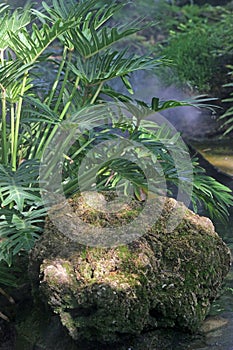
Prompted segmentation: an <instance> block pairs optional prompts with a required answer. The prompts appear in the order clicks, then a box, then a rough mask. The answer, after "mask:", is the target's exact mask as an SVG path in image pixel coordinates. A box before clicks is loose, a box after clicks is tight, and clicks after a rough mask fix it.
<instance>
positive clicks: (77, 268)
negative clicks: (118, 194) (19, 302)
mask: <svg viewBox="0 0 233 350" xmlns="http://www.w3.org/2000/svg"><path fill="white" fill-rule="evenodd" d="M71 202H72V208H73V210H74V214H75V215H79V216H83V218H84V216H85V215H86V218H87V220H89V222H92V221H93V223H95V224H96V225H97V226H99V228H100V227H101V225H112V224H113V222H115V219H116V217H114V218H113V220H112V221H111V219H112V218H109V215H107V214H106V216H104V215H103V214H101V220H99V217H98V215H100V214H98V213H100V212H98V211H95V210H92V209H90V208H89V209H88V210H84V207H83V203H82V201H81V199H80V197H74V198H73V200H72V201H71ZM71 202H70V203H71ZM174 207H176V208H177V207H178V209H180V211H183V212H185V215H184V217H183V219H182V221H181V222H180V224H179V225H178V226H177V227H176V228H175V230H174V231H173V232H170V233H169V232H166V230H165V227H166V220H167V217H168V216H169V213H170V212H171V211H172V210H173V209H174ZM64 208H65V207H64ZM131 209H132V208H131ZM128 211H129V208H128ZM131 211H132V210H131ZM133 211H134V210H133ZM84 214H85V215H84ZM62 215H65V209H64V212H63V213H62V212H61V211H60V212H59V218H60V219H61V218H62ZM124 215H126V214H122V215H118V217H120V219H119V220H120V221H121V220H123V221H124V220H125V216H124ZM126 216H127V215H126ZM64 230H65V226H64ZM230 260H231V258H230V252H229V249H228V248H227V246H226V245H225V244H224V242H223V241H222V240H221V238H220V237H219V236H218V235H217V233H216V232H215V230H214V227H213V224H212V223H211V221H210V220H209V219H207V218H205V217H200V216H198V215H196V214H194V213H193V212H191V211H190V210H188V209H187V208H185V207H184V206H183V204H181V203H178V202H176V201H175V200H174V199H166V201H165V204H164V207H163V211H162V214H161V215H160V218H159V220H157V222H156V223H155V224H154V225H153V226H152V227H151V228H150V229H149V230H148V232H147V233H146V234H144V235H143V236H142V237H139V238H137V239H136V240H134V241H133V242H131V243H129V244H126V245H121V246H118V247H115V248H98V247H94V248H93V247H87V246H84V245H81V244H78V243H77V242H75V241H73V240H71V239H70V238H69V237H68V236H67V235H66V233H65V232H60V231H59V230H58V229H57V227H56V226H54V225H53V223H52V222H51V221H50V220H49V219H48V220H47V223H46V227H45V232H44V235H43V236H42V238H41V239H40V241H38V243H37V244H36V246H35V248H34V250H33V252H32V254H31V264H30V276H31V279H32V282H33V286H34V291H35V294H36V293H37V291H38V289H39V298H40V299H42V300H43V301H44V303H45V304H49V305H50V307H51V308H52V310H53V311H54V312H55V313H56V314H58V315H59V317H60V320H61V323H62V324H63V325H64V326H65V327H66V328H67V330H68V332H69V334H70V336H71V337H72V338H73V339H75V340H81V339H86V340H87V341H93V340H94V341H100V342H106V343H108V342H114V341H119V340H122V338H124V336H127V335H131V336H132V335H136V334H140V333H141V332H142V331H149V330H152V329H156V328H161V327H176V328H177V327H178V328H179V329H182V330H187V331H191V332H195V331H196V330H197V329H198V328H199V327H200V325H201V323H202V321H203V319H204V318H205V316H206V314H207V312H208V310H209V306H210V304H211V302H212V301H213V300H214V299H215V298H216V296H217V295H218V292H219V290H220V287H221V284H222V281H223V278H224V277H225V275H226V274H227V272H228V270H229V267H230Z"/></svg>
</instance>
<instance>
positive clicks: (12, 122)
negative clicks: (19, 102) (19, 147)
mask: <svg viewBox="0 0 233 350" xmlns="http://www.w3.org/2000/svg"><path fill="white" fill-rule="evenodd" d="M14 139H15V107H14V104H13V103H11V157H12V155H13V153H14ZM12 159H13V157H12Z"/></svg>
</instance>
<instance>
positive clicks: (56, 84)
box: [45, 46, 68, 106]
mask: <svg viewBox="0 0 233 350" xmlns="http://www.w3.org/2000/svg"><path fill="white" fill-rule="evenodd" d="M67 50H68V48H67V47H66V46H65V47H64V49H63V54H62V60H61V62H60V65H59V69H58V71H57V75H56V79H55V81H54V83H53V86H52V89H51V92H50V95H49V98H48V102H47V105H48V106H50V104H51V102H52V99H53V97H54V94H55V92H56V90H57V86H58V83H59V81H60V77H61V73H62V70H63V68H64V65H65V62H66V57H67ZM45 103H46V101H45Z"/></svg>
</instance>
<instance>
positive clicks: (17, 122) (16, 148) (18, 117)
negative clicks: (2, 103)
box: [12, 72, 28, 170]
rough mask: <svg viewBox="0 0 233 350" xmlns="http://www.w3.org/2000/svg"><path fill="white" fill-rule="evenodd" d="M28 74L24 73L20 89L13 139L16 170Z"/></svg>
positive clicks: (13, 164) (13, 158)
mask: <svg viewBox="0 0 233 350" xmlns="http://www.w3.org/2000/svg"><path fill="white" fill-rule="evenodd" d="M27 76H28V72H26V73H25V74H24V77H23V81H22V86H21V91H20V97H19V101H18V104H17V106H16V119H15V133H14V139H13V154H12V169H13V170H16V168H17V151H18V138H19V127H20V119H21V110H22V104H23V95H24V91H25V86H26V83H27Z"/></svg>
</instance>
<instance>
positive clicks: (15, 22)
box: [0, 4, 30, 50]
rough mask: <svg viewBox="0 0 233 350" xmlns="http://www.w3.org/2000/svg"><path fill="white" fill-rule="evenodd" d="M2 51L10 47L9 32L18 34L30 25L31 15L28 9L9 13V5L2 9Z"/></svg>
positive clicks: (0, 20)
mask: <svg viewBox="0 0 233 350" xmlns="http://www.w3.org/2000/svg"><path fill="white" fill-rule="evenodd" d="M0 16H1V17H2V16H3V17H2V18H1V19H0V50H5V49H6V48H7V47H9V32H13V33H17V32H18V31H19V30H20V29H22V28H24V27H26V26H27V25H28V24H29V23H30V13H29V11H28V10H27V9H24V10H15V11H14V12H13V13H12V12H11V11H9V7H8V5H3V4H2V6H1V8H0Z"/></svg>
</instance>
